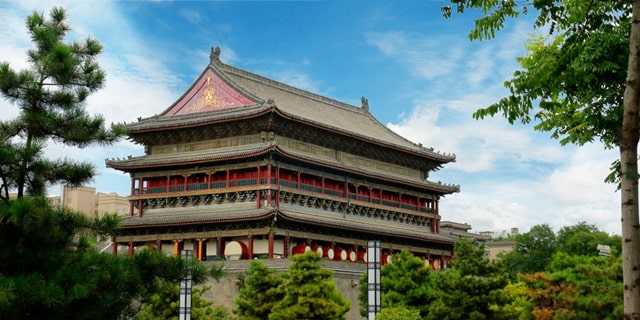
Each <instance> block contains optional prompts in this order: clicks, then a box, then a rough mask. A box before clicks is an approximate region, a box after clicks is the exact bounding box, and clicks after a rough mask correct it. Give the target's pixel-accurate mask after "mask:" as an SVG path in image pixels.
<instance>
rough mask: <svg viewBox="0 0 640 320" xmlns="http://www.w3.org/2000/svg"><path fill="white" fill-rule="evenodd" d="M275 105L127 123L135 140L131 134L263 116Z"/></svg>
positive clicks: (152, 118) (129, 131) (129, 132)
mask: <svg viewBox="0 0 640 320" xmlns="http://www.w3.org/2000/svg"><path fill="white" fill-rule="evenodd" d="M272 109H273V106H271V105H268V104H264V103H260V104H255V105H251V106H244V107H237V108H229V109H223V110H218V111H216V112H194V113H188V114H182V115H174V116H169V117H164V116H160V115H156V116H153V117H149V118H145V119H139V120H138V122H132V123H127V124H126V126H127V133H128V134H129V135H130V136H129V139H132V140H135V137H132V136H131V135H135V134H142V133H150V132H159V131H160V132H161V131H166V130H179V129H187V128H194V127H201V126H207V125H212V124H218V123H222V122H230V121H238V120H246V119H251V118H255V117H259V116H262V115H264V114H267V113H269V112H272V111H273V110H272Z"/></svg>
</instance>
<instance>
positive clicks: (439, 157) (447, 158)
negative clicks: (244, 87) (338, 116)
mask: <svg viewBox="0 0 640 320" xmlns="http://www.w3.org/2000/svg"><path fill="white" fill-rule="evenodd" d="M275 113H276V114H278V115H280V116H281V117H282V118H284V119H287V120H290V121H293V122H297V123H300V124H302V125H306V126H311V127H315V128H318V129H321V130H325V131H329V132H332V133H335V134H339V135H342V136H345V137H348V138H355V139H358V140H360V141H363V142H366V143H371V144H374V145H377V146H380V147H383V148H387V149H391V150H395V151H400V152H403V153H408V154H411V155H414V156H418V157H422V158H427V159H429V160H432V161H437V162H440V163H448V162H455V161H456V156H455V155H445V154H441V153H437V152H433V151H430V150H429V149H427V148H424V147H420V146H418V145H416V146H415V148H410V147H405V146H401V145H397V144H393V143H389V142H386V141H384V140H380V139H376V138H372V137H368V136H363V135H360V134H358V133H355V132H352V131H348V130H343V129H342V128H336V127H332V126H328V125H326V124H324V123H319V122H315V121H312V120H309V119H305V118H301V117H298V116H296V115H295V114H291V113H288V112H286V111H283V110H281V109H279V108H278V107H277V106H276V108H275ZM374 120H375V119H374ZM384 128H385V129H387V130H390V129H388V128H386V127H384ZM407 141H408V140H407Z"/></svg>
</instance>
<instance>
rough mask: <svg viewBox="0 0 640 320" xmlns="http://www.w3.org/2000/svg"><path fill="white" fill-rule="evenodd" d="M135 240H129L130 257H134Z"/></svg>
mask: <svg viewBox="0 0 640 320" xmlns="http://www.w3.org/2000/svg"><path fill="white" fill-rule="evenodd" d="M133 248H134V247H133V240H129V257H133Z"/></svg>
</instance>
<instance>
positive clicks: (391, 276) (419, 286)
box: [358, 250, 434, 317]
mask: <svg viewBox="0 0 640 320" xmlns="http://www.w3.org/2000/svg"><path fill="white" fill-rule="evenodd" d="M432 274H433V272H432V270H431V267H430V266H428V265H427V264H425V262H424V261H422V260H421V259H420V258H418V257H416V256H414V255H413V254H412V253H411V252H409V251H408V250H402V251H400V252H399V253H398V254H396V255H394V256H393V259H392V263H389V264H386V265H384V266H382V268H381V270H380V287H381V299H380V303H381V307H382V309H386V308H393V307H406V308H408V309H411V310H418V311H419V313H420V316H421V317H424V316H426V315H427V312H428V308H429V304H430V303H431V302H432V301H433V290H434V289H433V287H432V285H433V284H432V281H431V276H432ZM367 281H368V280H367V274H366V273H365V274H363V275H362V276H361V277H360V286H359V287H360V292H359V294H358V300H359V302H360V315H362V316H363V317H364V316H366V315H367V297H368V292H367V288H368V285H367Z"/></svg>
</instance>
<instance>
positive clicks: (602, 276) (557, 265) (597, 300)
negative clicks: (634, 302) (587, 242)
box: [521, 252, 623, 320]
mask: <svg viewBox="0 0 640 320" xmlns="http://www.w3.org/2000/svg"><path fill="white" fill-rule="evenodd" d="M621 262H622V261H621V259H620V257H614V256H610V257H596V256H571V255H567V254H566V253H563V252H559V253H557V254H556V255H555V256H554V258H553V261H552V262H551V264H550V266H549V270H548V271H547V272H546V273H545V272H539V273H535V274H530V275H521V280H522V283H524V284H525V285H526V286H527V288H528V289H529V293H528V294H529V296H530V298H531V299H532V301H533V305H532V306H531V310H529V311H528V312H530V314H531V315H532V316H533V317H535V318H536V319H576V320H577V319H581V320H582V319H622V318H623V304H622V265H621Z"/></svg>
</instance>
